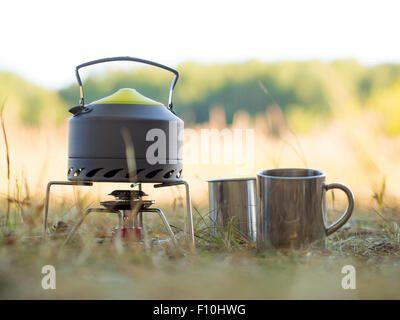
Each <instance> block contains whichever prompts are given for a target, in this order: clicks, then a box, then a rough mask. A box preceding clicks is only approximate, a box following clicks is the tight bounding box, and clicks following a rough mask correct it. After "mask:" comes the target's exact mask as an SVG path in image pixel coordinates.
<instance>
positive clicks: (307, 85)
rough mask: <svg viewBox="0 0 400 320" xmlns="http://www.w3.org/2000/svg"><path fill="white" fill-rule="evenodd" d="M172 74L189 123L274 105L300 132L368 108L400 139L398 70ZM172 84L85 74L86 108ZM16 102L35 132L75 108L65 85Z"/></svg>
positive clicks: (324, 67) (275, 67)
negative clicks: (48, 116)
mask: <svg viewBox="0 0 400 320" xmlns="http://www.w3.org/2000/svg"><path fill="white" fill-rule="evenodd" d="M177 69H178V70H179V72H180V79H179V81H178V84H177V86H176V89H175V93H174V106H175V109H176V112H177V113H178V114H179V115H180V116H182V117H183V118H184V120H185V121H188V122H195V123H202V122H206V121H208V117H209V111H210V109H212V108H214V107H220V108H223V109H224V111H225V114H226V118H227V119H226V121H227V122H228V123H230V122H231V121H232V119H233V116H234V114H235V113H236V112H237V111H239V110H242V111H246V112H247V113H249V114H250V115H251V116H255V115H257V114H260V113H264V112H265V110H266V108H267V107H269V106H273V105H278V106H279V107H280V108H281V109H282V111H283V112H284V114H285V115H286V116H287V117H288V119H289V121H291V122H292V123H295V124H296V122H297V124H298V125H299V126H298V127H300V128H301V127H302V126H303V127H305V128H304V129H306V128H307V126H308V124H309V123H312V122H314V121H317V120H324V119H325V120H326V119H327V120H329V119H331V118H332V117H335V116H346V115H350V114H353V111H354V110H360V109H363V108H364V109H367V108H371V109H374V110H376V111H378V112H379V113H380V114H381V115H382V117H383V119H384V121H385V130H386V131H387V133H390V134H398V133H400V108H399V107H400V65H393V64H383V65H378V66H371V67H366V66H363V65H360V64H359V63H358V62H357V61H355V60H343V61H335V62H332V63H323V62H320V61H307V62H280V63H262V62H259V61H255V60H253V61H248V62H245V63H234V64H208V65H204V64H198V63H192V62H188V63H184V64H182V65H180V66H179V67H178V68H177ZM9 77H11V78H12V79H14V78H15V76H13V75H7V76H5V75H4V74H3V75H2V74H0V95H2V94H3V92H4V91H7V86H8V88H10V87H11V86H10V85H9V84H7V82H8V81H9V80H8V79H9ZM17 80H18V81H22V80H21V79H17ZM17 80H15V79H14V81H16V82H18V81H17ZM171 80H172V75H171V74H170V73H168V72H165V71H163V70H159V69H157V68H150V67H146V68H140V69H124V70H120V69H118V70H116V69H114V70H109V71H107V72H105V73H90V74H89V75H88V77H87V78H86V79H85V81H84V87H85V96H86V101H87V102H90V101H95V100H97V99H100V98H102V97H104V96H107V95H109V94H112V93H113V92H115V91H116V90H118V89H120V88H125V87H128V88H135V89H137V90H138V91H139V92H140V93H142V94H144V95H145V96H148V97H150V98H152V99H154V100H157V101H160V102H163V103H164V104H166V103H167V99H168V92H169V86H170V82H171ZM4 84H5V85H6V86H5V88H6V89H5V88H4V87H3V85H4ZM13 87H14V88H18V85H15V86H13ZM25 88H28V89H29V90H26V89H25ZM2 91H3V92H2ZM16 97H19V98H18V99H19V100H20V101H21V107H20V119H21V120H22V121H23V122H25V123H30V124H39V123H40V119H41V118H42V117H41V115H42V114H43V113H46V112H50V111H49V110H50V109H52V111H51V113H52V114H54V115H55V116H56V118H57V119H58V120H59V119H62V118H65V117H68V113H67V112H66V110H67V108H68V107H69V106H73V105H76V104H77V103H78V99H79V90H78V86H77V85H76V84H71V85H70V86H68V87H66V88H62V89H60V90H59V91H58V92H56V93H54V92H48V91H47V92H46V91H45V90H43V89H41V88H38V87H36V86H32V85H29V84H27V83H24V84H23V85H20V86H19V89H18V92H17V93H16ZM50 107H51V108H50Z"/></svg>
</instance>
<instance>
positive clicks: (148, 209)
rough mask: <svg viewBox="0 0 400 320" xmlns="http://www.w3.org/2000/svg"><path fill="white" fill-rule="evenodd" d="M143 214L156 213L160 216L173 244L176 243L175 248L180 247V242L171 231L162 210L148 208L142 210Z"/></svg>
mask: <svg viewBox="0 0 400 320" xmlns="http://www.w3.org/2000/svg"><path fill="white" fill-rule="evenodd" d="M140 211H141V212H155V213H157V214H158V216H159V217H160V218H161V220H162V222H163V224H164V227H165V229H167V232H168V234H169V237H170V238H171V240H172V242H173V243H174V245H175V246H177V247H178V242H177V241H176V238H175V234H174V232H173V231H172V229H171V226H170V225H169V223H168V220H167V217H166V216H165V214H164V212H162V211H161V210H160V209H157V208H146V209H141V210H140Z"/></svg>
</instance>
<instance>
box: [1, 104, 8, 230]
mask: <svg viewBox="0 0 400 320" xmlns="http://www.w3.org/2000/svg"><path fill="white" fill-rule="evenodd" d="M5 106H6V99H4V101H3V103H2V105H1V107H0V121H1V129H2V131H3V136H4V144H5V146H6V161H7V212H6V222H7V223H10V183H11V182H10V179H11V177H10V176H11V174H10V149H9V147H8V140H7V132H6V126H5V124H4V108H5Z"/></svg>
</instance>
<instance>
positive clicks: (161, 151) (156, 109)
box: [43, 57, 194, 246]
mask: <svg viewBox="0 0 400 320" xmlns="http://www.w3.org/2000/svg"><path fill="white" fill-rule="evenodd" d="M112 61H131V62H138V63H143V64H146V65H150V66H153V67H158V68H160V69H164V70H166V71H169V72H171V73H173V74H174V78H173V80H172V83H171V87H170V90H169V98H168V104H167V106H165V105H164V104H162V103H161V102H158V101H155V100H153V99H150V98H148V97H145V96H144V95H142V94H140V93H139V92H138V91H136V90H135V89H132V88H121V89H119V90H118V91H117V92H115V93H113V94H111V95H109V96H107V97H104V98H102V99H99V100H96V101H93V102H91V103H88V104H85V97H84V89H83V84H82V80H81V77H80V75H79V69H81V68H83V67H87V66H91V65H95V64H98V63H105V62H112ZM75 75H76V79H77V82H78V85H79V93H80V99H79V104H78V105H77V106H75V107H72V108H70V109H69V111H70V112H71V113H72V115H73V116H72V117H71V118H70V119H69V122H68V127H69V137H68V146H69V148H68V170H66V171H67V177H68V180H69V181H51V182H49V183H48V185H47V192H46V200H45V210H44V219H43V224H44V225H43V231H44V233H45V234H47V230H48V228H47V217H48V211H49V201H50V190H51V187H52V186H53V185H64V186H65V185H69V186H92V185H93V183H94V182H118V183H121V182H125V183H133V184H134V185H135V186H136V185H138V186H139V190H115V191H114V192H112V193H111V195H112V196H114V197H115V199H114V200H112V201H103V202H101V203H100V205H101V207H99V208H89V209H87V210H86V212H85V213H84V214H83V216H82V217H81V218H80V220H79V221H78V222H77V223H76V224H75V226H74V227H73V228H72V230H71V232H70V233H69V235H68V236H67V238H66V240H65V242H68V241H69V240H70V239H71V238H72V237H73V235H74V234H75V233H76V231H77V229H78V228H79V226H80V225H81V224H82V222H83V221H84V219H85V218H86V217H87V215H88V214H90V213H91V212H111V213H115V214H117V215H118V218H119V223H118V226H117V227H116V228H115V229H114V232H113V233H114V237H116V236H119V237H121V238H124V239H133V240H136V241H141V240H142V239H143V233H142V228H143V220H142V214H143V213H148V212H153V213H157V214H158V216H159V217H160V218H161V220H162V222H163V224H164V226H165V228H166V230H167V232H168V234H169V236H170V237H171V239H172V241H173V242H174V243H176V241H175V236H174V233H173V232H172V230H171V227H170V225H169V223H168V221H167V218H166V217H165V215H164V213H163V212H162V211H161V210H160V209H157V208H153V207H152V205H153V203H154V201H152V200H145V199H143V197H144V196H146V194H145V193H144V192H143V191H142V190H141V183H153V184H154V187H155V188H161V187H170V186H177V185H184V186H185V189H186V209H187V222H186V224H185V226H187V228H186V230H185V232H186V235H187V239H188V243H189V245H190V246H194V233H193V215H192V207H191V202H190V191H189V184H188V183H187V182H186V181H184V180H182V177H183V175H182V162H183V159H182V153H183V151H182V147H183V137H184V133H183V120H182V119H180V118H179V117H178V116H177V115H176V113H175V111H174V109H173V102H172V97H173V90H174V87H175V85H176V83H177V81H178V78H179V73H178V71H177V70H175V69H172V68H170V67H167V66H165V65H162V64H159V63H157V62H153V61H149V60H144V59H139V58H133V57H113V58H105V59H99V60H94V61H89V62H86V63H83V64H81V65H78V66H77V67H76V69H75Z"/></svg>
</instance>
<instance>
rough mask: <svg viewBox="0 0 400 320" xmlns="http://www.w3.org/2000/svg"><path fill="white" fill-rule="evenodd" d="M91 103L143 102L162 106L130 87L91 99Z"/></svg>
mask: <svg viewBox="0 0 400 320" xmlns="http://www.w3.org/2000/svg"><path fill="white" fill-rule="evenodd" d="M91 104H143V105H152V106H163V104H162V103H161V102H158V101H155V100H152V99H150V98H148V97H146V96H144V95H142V94H141V93H139V92H138V91H136V90H135V89H131V88H123V89H119V90H118V91H117V92H115V93H113V94H111V95H109V96H107V97H104V98H102V99H100V100H97V101H93V102H92V103H91Z"/></svg>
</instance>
